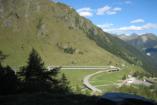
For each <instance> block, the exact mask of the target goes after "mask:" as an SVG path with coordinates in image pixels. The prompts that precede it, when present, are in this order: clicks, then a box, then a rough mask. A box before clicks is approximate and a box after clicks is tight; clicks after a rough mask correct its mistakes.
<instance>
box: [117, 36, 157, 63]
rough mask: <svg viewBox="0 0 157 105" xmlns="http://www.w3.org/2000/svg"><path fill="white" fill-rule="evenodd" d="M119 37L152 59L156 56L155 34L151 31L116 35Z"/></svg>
mask: <svg viewBox="0 0 157 105" xmlns="http://www.w3.org/2000/svg"><path fill="white" fill-rule="evenodd" d="M118 37H119V38H120V39H122V40H124V41H126V42H127V43H128V44H130V45H133V46H134V47H136V48H137V49H139V50H140V51H142V52H144V53H145V54H146V55H148V56H150V57H151V58H152V59H153V60H155V61H156V62H157V60H156V57H157V36H156V35H155V34H152V33H146V34H142V35H136V36H134V35H130V36H126V35H122V36H118Z"/></svg>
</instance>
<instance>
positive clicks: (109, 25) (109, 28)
mask: <svg viewBox="0 0 157 105" xmlns="http://www.w3.org/2000/svg"><path fill="white" fill-rule="evenodd" d="M97 26H98V27H100V28H101V29H103V31H105V32H110V31H112V27H113V26H114V24H112V23H105V24H102V25H97Z"/></svg>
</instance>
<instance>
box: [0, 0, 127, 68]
mask: <svg viewBox="0 0 157 105" xmlns="http://www.w3.org/2000/svg"><path fill="white" fill-rule="evenodd" d="M0 4H1V6H0V8H1V10H3V11H2V12H1V14H0V16H1V19H0V50H2V51H3V52H4V53H6V54H8V55H9V57H8V58H7V60H6V63H7V64H10V65H12V66H19V64H20V65H22V64H24V63H25V61H26V58H27V56H28V53H29V52H30V50H31V48H32V47H34V48H35V49H37V50H38V51H39V53H40V54H41V56H42V57H43V59H44V61H45V62H46V64H47V65H49V64H50V65H52V64H54V65H70V64H73V65H107V64H112V65H116V64H119V65H120V64H123V63H125V61H124V60H122V59H120V58H119V57H116V56H114V55H113V54H111V53H109V52H108V51H106V50H104V49H102V48H101V47H99V46H97V45H96V43H95V42H94V41H92V40H90V39H89V38H88V37H86V33H84V32H83V31H82V30H80V29H79V28H77V27H76V25H77V24H76V23H75V22H73V21H72V20H70V19H71V18H70V17H73V15H74V16H76V17H77V18H81V17H79V16H78V14H77V13H75V12H74V10H73V9H70V8H68V7H67V6H65V5H63V4H56V3H52V2H49V1H47V0H36V1H32V0H22V1H21V0H1V3H0ZM66 15H67V16H68V17H66ZM62 18H63V19H62ZM66 20H67V21H66ZM83 20H84V19H83ZM68 21H71V23H70V22H68ZM78 24H79V23H78ZM71 47H72V48H73V49H75V51H74V53H73V54H69V53H66V52H65V49H68V48H71Z"/></svg>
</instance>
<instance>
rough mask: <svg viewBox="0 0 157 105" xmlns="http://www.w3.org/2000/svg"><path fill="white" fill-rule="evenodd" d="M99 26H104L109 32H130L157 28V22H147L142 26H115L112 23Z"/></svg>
mask: <svg viewBox="0 0 157 105" xmlns="http://www.w3.org/2000/svg"><path fill="white" fill-rule="evenodd" d="M98 27H100V28H102V29H103V30H104V31H105V32H109V33H118V34H119V33H128V32H133V31H136V32H137V31H140V32H141V31H145V30H150V29H157V23H147V24H144V25H141V26H136V25H131V26H124V27H114V26H113V25H112V24H111V25H109V24H108V25H107V24H103V25H98Z"/></svg>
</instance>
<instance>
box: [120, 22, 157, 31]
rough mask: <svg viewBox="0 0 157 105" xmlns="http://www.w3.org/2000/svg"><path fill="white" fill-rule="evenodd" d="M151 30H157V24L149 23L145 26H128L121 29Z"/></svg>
mask: <svg viewBox="0 0 157 105" xmlns="http://www.w3.org/2000/svg"><path fill="white" fill-rule="evenodd" d="M149 29H157V24H153V23H147V24H145V25H143V26H134V25H132V26H127V27H120V28H119V30H122V31H141V30H149Z"/></svg>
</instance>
